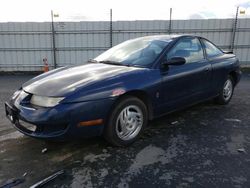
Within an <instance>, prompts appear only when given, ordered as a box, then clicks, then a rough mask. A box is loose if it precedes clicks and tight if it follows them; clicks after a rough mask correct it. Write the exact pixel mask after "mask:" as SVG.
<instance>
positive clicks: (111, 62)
mask: <svg viewBox="0 0 250 188" xmlns="http://www.w3.org/2000/svg"><path fill="white" fill-rule="evenodd" d="M99 63H104V64H109V65H119V66H127V65H124V64H121V63H119V62H116V61H109V60H107V61H99Z"/></svg>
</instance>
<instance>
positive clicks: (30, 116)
mask: <svg viewBox="0 0 250 188" xmlns="http://www.w3.org/2000/svg"><path fill="white" fill-rule="evenodd" d="M113 102H114V99H113V98H108V99H102V100H96V101H88V102H79V103H67V104H63V103H62V104H59V105H57V106H55V107H53V108H31V107H30V106H24V105H19V106H18V108H17V107H16V106H15V105H14V104H12V103H11V102H10V103H8V102H6V103H5V112H6V116H7V118H8V119H9V120H10V121H11V122H12V124H13V126H14V127H15V128H16V129H17V130H19V131H20V132H22V133H23V134H25V135H28V136H31V137H35V138H44V139H50V140H68V139H72V138H83V137H93V136H99V135H101V134H102V131H103V128H104V124H105V121H106V119H107V116H108V113H109V110H110V108H111V106H112V104H113ZM96 119H102V120H103V123H101V124H98V125H93V126H79V122H84V121H91V120H96ZM23 123H25V124H30V125H31V126H32V125H33V127H35V129H34V130H31V129H30V126H26V125H24V124H23Z"/></svg>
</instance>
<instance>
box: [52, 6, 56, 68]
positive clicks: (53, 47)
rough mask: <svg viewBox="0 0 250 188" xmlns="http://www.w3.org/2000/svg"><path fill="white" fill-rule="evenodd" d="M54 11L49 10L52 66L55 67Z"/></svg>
mask: <svg viewBox="0 0 250 188" xmlns="http://www.w3.org/2000/svg"><path fill="white" fill-rule="evenodd" d="M53 18H54V13H53V10H51V30H52V50H53V63H54V68H56V67H57V64H56V44H55V28H54V19H53Z"/></svg>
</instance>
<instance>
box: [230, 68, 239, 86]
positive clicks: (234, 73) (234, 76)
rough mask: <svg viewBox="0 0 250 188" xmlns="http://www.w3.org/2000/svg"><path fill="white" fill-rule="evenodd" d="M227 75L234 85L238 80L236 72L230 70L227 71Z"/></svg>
mask: <svg viewBox="0 0 250 188" xmlns="http://www.w3.org/2000/svg"><path fill="white" fill-rule="evenodd" d="M229 76H231V77H232V78H233V85H234V86H235V85H236V83H237V80H238V75H237V73H236V71H231V72H229Z"/></svg>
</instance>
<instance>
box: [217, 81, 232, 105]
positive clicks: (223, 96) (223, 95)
mask: <svg viewBox="0 0 250 188" xmlns="http://www.w3.org/2000/svg"><path fill="white" fill-rule="evenodd" d="M233 92H234V81H233V78H232V77H231V76H228V77H227V80H226V81H225V82H224V85H223V88H222V89H221V91H220V95H219V96H218V97H216V99H215V100H216V102H217V103H218V104H228V103H229V102H230V100H231V98H232V96H233Z"/></svg>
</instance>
